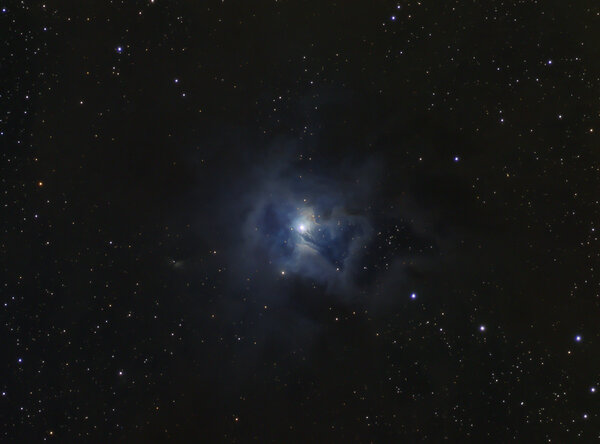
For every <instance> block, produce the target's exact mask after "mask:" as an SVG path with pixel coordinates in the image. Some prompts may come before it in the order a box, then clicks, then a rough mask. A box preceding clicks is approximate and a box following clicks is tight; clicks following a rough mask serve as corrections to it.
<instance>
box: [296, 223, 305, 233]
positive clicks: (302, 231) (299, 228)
mask: <svg viewBox="0 0 600 444" xmlns="http://www.w3.org/2000/svg"><path fill="white" fill-rule="evenodd" d="M298 230H299V231H300V233H304V232H305V231H306V227H305V226H304V225H303V224H301V225H300V226H298Z"/></svg>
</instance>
